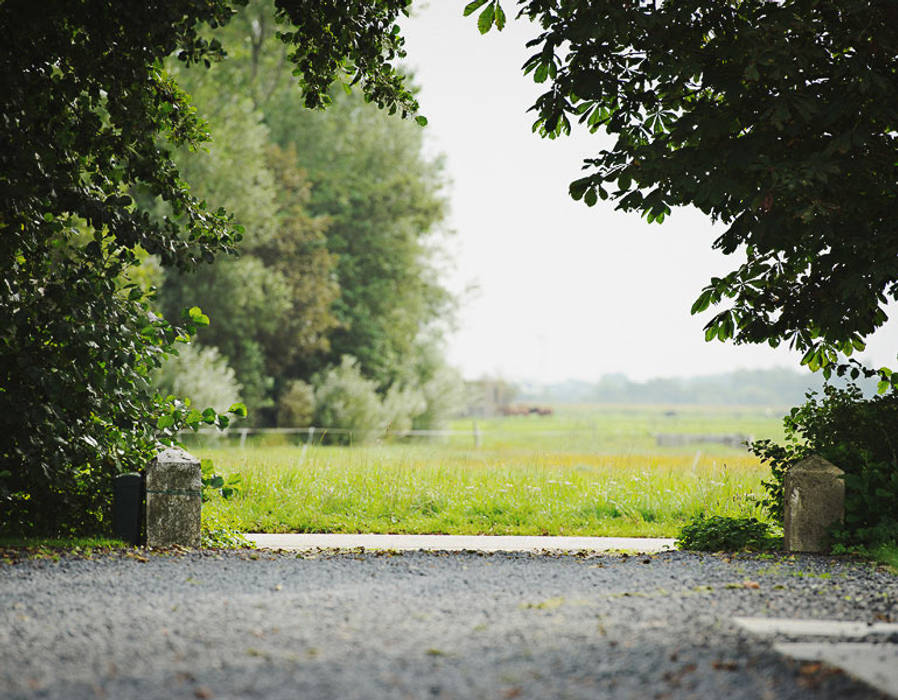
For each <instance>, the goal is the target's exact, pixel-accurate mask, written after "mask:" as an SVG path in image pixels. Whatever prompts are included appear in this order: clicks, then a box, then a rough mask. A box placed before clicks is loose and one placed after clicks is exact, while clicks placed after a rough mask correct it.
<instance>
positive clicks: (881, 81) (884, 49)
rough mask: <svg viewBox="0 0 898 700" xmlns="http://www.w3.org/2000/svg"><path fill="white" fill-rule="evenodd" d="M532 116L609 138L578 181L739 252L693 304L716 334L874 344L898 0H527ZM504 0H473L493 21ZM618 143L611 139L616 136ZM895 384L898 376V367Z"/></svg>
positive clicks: (816, 359)
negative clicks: (692, 217) (699, 215)
mask: <svg viewBox="0 0 898 700" xmlns="http://www.w3.org/2000/svg"><path fill="white" fill-rule="evenodd" d="M517 5H518V8H519V11H520V12H521V14H522V15H523V16H525V17H527V18H530V19H532V20H533V21H534V22H535V23H536V24H537V25H538V27H539V29H538V32H539V34H538V36H536V38H535V39H534V40H533V41H531V42H530V43H529V44H528V46H530V47H531V48H532V49H533V53H532V55H531V57H530V58H529V59H528V60H527V61H526V63H525V65H524V70H525V72H526V73H530V74H532V76H533V79H534V80H535V81H536V82H537V83H545V85H546V90H545V92H544V93H543V94H542V95H540V96H539V98H538V99H537V101H536V104H535V106H534V108H535V110H536V113H537V119H536V123H535V124H534V129H535V130H538V131H539V132H540V133H541V134H542V135H544V136H548V137H550V138H554V137H556V136H560V135H563V134H566V133H569V132H570V131H571V129H572V128H574V127H575V125H576V124H579V125H581V127H582V128H585V129H587V130H589V131H590V132H593V133H597V132H601V133H605V134H608V135H610V136H612V137H614V138H613V140H611V141H610V145H608V146H607V147H600V148H599V149H598V152H597V153H596V154H595V155H594V156H592V157H589V158H587V159H586V160H585V163H584V170H585V171H586V173H585V174H584V175H583V177H581V178H579V179H577V180H576V181H575V182H573V183H572V184H571V186H570V191H571V194H572V195H573V197H574V198H576V199H583V200H584V201H585V202H586V203H587V204H589V205H593V204H595V203H596V201H598V200H599V199H607V198H611V199H612V200H616V201H617V206H618V208H620V209H623V210H625V211H637V212H640V213H641V214H642V215H643V216H644V217H645V218H646V219H647V220H648V221H650V222H652V221H659V222H660V221H663V220H664V218H665V216H667V215H668V214H669V213H670V211H671V207H674V206H681V205H693V206H695V207H698V208H699V209H700V210H701V211H703V212H705V213H706V214H708V215H710V216H711V217H712V218H713V219H715V220H717V221H720V222H722V223H723V224H725V225H726V226H727V229H726V231H725V232H724V233H723V234H722V235H721V236H720V237H719V238H718V239H717V241H716V242H715V247H716V248H718V249H720V250H721V251H723V252H724V253H727V254H731V253H736V252H737V251H738V252H739V254H740V255H742V254H743V253H744V255H745V261H744V262H742V263H741V264H739V265H738V267H737V268H736V269H735V270H734V271H732V272H731V273H729V274H727V275H724V276H722V277H720V278H714V279H712V280H711V283H710V284H709V285H708V286H707V287H706V288H705V290H704V291H703V292H702V293H701V296H700V297H699V298H698V300H697V301H696V303H695V305H694V307H693V311H694V312H700V311H703V310H705V309H707V308H708V307H709V306H710V305H712V304H724V305H725V308H723V309H722V310H720V311H719V312H718V313H717V314H716V315H715V316H714V317H713V318H712V319H711V320H710V321H709V323H708V325H707V326H706V336H707V338H708V339H711V338H719V339H720V340H725V339H729V338H732V339H734V340H735V341H736V342H737V343H762V342H766V343H770V344H771V345H777V344H779V343H781V342H788V343H789V344H790V345H792V346H794V347H796V348H798V349H800V350H801V351H803V352H804V353H805V355H804V362H805V363H806V364H808V365H809V366H810V367H811V368H812V369H816V368H817V367H827V366H829V365H831V364H833V363H836V362H838V361H839V358H840V354H841V355H845V356H847V355H850V354H851V353H852V351H854V350H857V349H862V348H863V347H864V338H865V337H866V336H867V335H869V334H870V333H872V332H873V331H874V330H875V329H876V328H878V327H879V326H881V325H882V324H883V322H884V321H885V320H886V314H885V311H884V306H885V304H886V303H887V301H888V299H889V298H891V299H898V254H896V253H898V227H896V224H895V216H894V209H895V203H896V197H898V191H896V188H895V179H896V174H898V173H896V167H898V166H896V161H898V159H896V144H895V139H894V129H895V124H896V123H898V70H896V63H895V60H896V59H895V57H896V55H898V7H896V6H895V3H893V2H890V1H889V0H851V1H848V2H846V1H843V0H840V1H839V2H835V1H833V0H786V1H785V2H769V1H768V0H738V1H736V0H732V1H726V2H720V1H718V0H714V1H709V0H686V1H684V2H664V3H658V2H648V1H646V0H638V1H636V2H626V3H621V2H617V1H615V0H599V1H595V0H573V1H567V0H566V1H565V2H561V1H560V0H519V1H518V3H517ZM499 6H500V4H499V2H498V1H497V0H490V1H489V2H487V0H474V2H471V3H470V4H469V5H468V6H467V8H466V10H465V12H466V13H468V14H470V13H472V12H474V11H478V10H479V12H480V14H479V17H478V21H479V26H480V29H481V31H484V32H485V31H488V30H489V28H490V27H491V26H493V25H494V24H495V25H497V26H498V27H499V28H500V29H501V25H502V24H504V22H505V13H504V12H501V11H500V9H499ZM606 143H608V142H606ZM896 381H898V377H896Z"/></svg>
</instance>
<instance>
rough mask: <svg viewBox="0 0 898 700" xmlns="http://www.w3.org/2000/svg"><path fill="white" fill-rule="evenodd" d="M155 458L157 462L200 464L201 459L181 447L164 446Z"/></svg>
mask: <svg viewBox="0 0 898 700" xmlns="http://www.w3.org/2000/svg"><path fill="white" fill-rule="evenodd" d="M153 460H154V461H155V462H157V463H160V462H164V463H166V464H178V463H184V464H199V460H198V459H197V458H196V457H194V456H193V455H192V454H190V453H189V452H188V451H187V450H185V449H183V448H181V447H164V448H163V449H162V450H160V451H159V452H158V453H157V454H156V456H155V457H154V458H153Z"/></svg>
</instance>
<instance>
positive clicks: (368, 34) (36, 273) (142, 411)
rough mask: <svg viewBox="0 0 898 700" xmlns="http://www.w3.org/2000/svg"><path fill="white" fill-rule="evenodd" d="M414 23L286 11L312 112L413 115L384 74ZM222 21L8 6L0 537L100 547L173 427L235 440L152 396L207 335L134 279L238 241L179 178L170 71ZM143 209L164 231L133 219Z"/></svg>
mask: <svg viewBox="0 0 898 700" xmlns="http://www.w3.org/2000/svg"><path fill="white" fill-rule="evenodd" d="M406 5H407V2H406V0H367V1H366V0H355V1H351V2H340V3H321V2H304V1H301V0H295V1H293V2H287V1H286V0H283V1H282V2H280V3H279V5H278V10H277V13H278V17H279V18H280V19H281V20H282V21H283V22H285V23H284V24H283V25H282V26H281V28H282V30H283V31H282V33H281V39H282V40H283V41H284V42H285V43H286V44H287V45H288V46H289V47H290V56H289V61H290V62H291V63H292V64H293V67H294V72H295V74H296V76H297V79H298V82H299V84H300V86H301V87H302V89H303V90H304V93H305V102H306V104H308V105H310V106H319V105H322V104H325V103H327V102H329V101H330V97H329V96H330V86H331V84H332V83H333V81H334V80H335V79H338V78H346V79H348V80H355V81H356V82H358V83H359V84H360V85H361V87H362V90H363V92H364V94H365V95H366V96H367V98H369V99H371V100H372V101H374V102H375V103H377V104H378V105H379V106H382V107H386V108H388V109H389V110H390V111H400V112H402V113H403V114H407V113H414V111H415V110H416V108H417V105H416V103H415V100H414V98H413V97H412V95H411V94H410V93H409V92H408V90H407V89H406V88H405V87H404V86H403V80H402V77H401V76H400V75H399V74H397V73H396V72H395V71H394V70H393V69H392V67H391V61H392V60H393V59H395V58H396V57H398V56H400V55H401V54H402V40H401V38H400V37H399V36H398V35H397V34H396V33H394V32H393V31H392V27H393V24H394V20H395V18H396V16H397V14H398V13H399V12H400V11H403V10H404V9H405V7H406ZM233 12H234V10H233V8H232V3H231V2H229V1H227V0H211V1H208V2H196V1H195V0H171V1H166V2H164V3H158V2H148V3H137V4H133V5H129V6H128V11H127V12H124V11H123V9H122V6H121V4H120V3H117V2H111V1H110V0H84V2H81V3H56V4H49V5H48V4H45V3H29V2H24V0H8V1H7V2H4V3H2V5H0V26H3V27H6V28H9V29H11V31H8V32H6V39H5V41H4V42H3V48H2V49H0V115H2V119H0V273H2V279H3V284H2V285H0V328H2V332H0V416H2V418H0V499H2V501H0V505H2V508H0V527H2V528H3V529H4V530H7V529H31V530H42V531H47V532H50V531H57V530H60V529H89V528H93V527H97V526H98V525H99V524H101V523H102V522H103V521H104V518H105V515H104V510H105V508H106V507H107V505H108V489H109V485H110V479H111V476H112V475H113V474H115V473H116V472H118V471H126V470H132V469H139V468H140V467H142V466H143V465H144V463H145V461H146V459H147V457H148V456H149V455H150V454H151V453H152V451H153V450H154V449H155V447H156V444H157V441H159V440H170V439H171V437H172V434H173V431H174V430H176V429H178V428H179V427H182V426H184V425H191V426H196V425H198V424H200V423H209V422H215V421H218V422H219V423H222V424H223V423H224V422H225V421H226V418H225V417H220V418H217V417H216V416H215V414H214V412H200V411H197V410H194V409H192V408H190V407H187V406H185V405H183V404H182V403H179V402H178V401H177V400H176V399H174V398H173V397H170V398H164V397H160V396H158V395H157V394H156V393H155V392H154V391H152V389H151V388H150V387H149V385H148V383H147V379H148V376H149V374H150V371H151V370H152V369H153V368H154V367H156V366H158V364H159V363H160V360H161V358H163V357H164V356H165V355H166V354H167V353H171V352H172V351H173V349H174V347H175V346H174V343H175V342H176V340H177V339H179V338H187V337H189V336H190V335H192V334H193V333H194V332H195V331H196V328H197V326H199V325H203V324H205V323H206V322H207V320H208V319H207V317H206V316H205V315H204V314H203V313H202V312H201V311H200V310H199V309H196V308H193V309H192V311H191V313H190V315H188V316H185V317H184V320H183V322H181V324H180V325H179V326H172V325H170V324H169V323H167V322H166V321H164V320H163V319H162V318H160V317H159V316H158V315H157V314H156V313H154V311H153V309H152V305H151V304H152V302H151V300H150V299H148V298H147V295H146V294H145V292H144V290H143V289H142V288H141V287H140V286H138V285H132V284H130V283H129V281H128V274H129V272H130V271H131V270H132V269H133V267H134V265H135V263H136V262H138V260H139V259H141V256H142V255H143V254H144V252H146V253H150V254H152V255H155V256H158V258H159V260H160V261H161V264H162V265H163V266H165V267H167V268H178V269H181V270H189V269H191V268H194V267H196V266H197V265H198V264H199V263H200V262H202V261H209V260H212V259H214V257H215V256H216V254H218V253H222V252H230V251H232V250H233V249H234V245H235V244H236V243H237V241H238V240H239V239H240V237H241V233H242V232H241V229H240V228H239V227H237V226H236V225H235V224H234V222H233V220H232V218H231V217H230V216H229V215H228V214H226V213H225V211H224V210H223V209H213V208H212V207H211V206H207V205H206V204H205V202H203V201H201V200H200V199H198V198H197V197H196V196H194V194H192V192H191V190H190V188H189V187H188V185H187V184H186V183H185V182H184V180H183V178H182V177H180V174H179V172H178V169H177V167H176V165H175V163H174V161H173V160H172V156H171V153H172V151H173V150H174V149H178V148H181V149H185V148H186V149H188V150H190V149H196V148H197V147H199V145H200V144H201V143H202V142H203V141H204V140H206V138H207V132H206V129H205V125H204V123H203V122H202V121H201V120H200V119H199V118H198V116H197V113H196V111H195V109H193V107H192V106H191V105H190V102H189V100H188V98H187V96H186V95H185V94H184V93H183V92H182V91H181V89H180V88H179V87H178V85H177V83H176V82H175V80H173V78H172V76H171V74H170V73H169V72H167V71H166V69H165V68H164V63H163V62H164V60H165V59H166V58H168V57H169V56H172V55H177V57H178V59H179V61H180V62H181V63H182V64H183V65H184V66H194V68H192V69H191V70H196V69H197V67H199V66H202V65H203V64H205V65H206V66H207V67H208V66H209V65H210V64H211V63H212V62H215V61H217V60H218V59H219V58H220V57H221V56H222V48H221V46H220V44H219V42H217V41H215V40H211V41H210V40H209V39H208V38H206V37H205V36H204V34H203V33H204V32H207V31H208V30H209V29H210V28H215V27H218V26H221V25H223V24H225V23H227V21H228V20H229V19H230V18H231V16H232V15H233ZM132 195H134V197H132ZM135 198H136V199H135ZM147 198H152V199H154V200H155V201H156V202H159V203H160V204H159V206H160V207H162V208H163V210H164V211H163V214H164V215H160V214H159V211H157V210H153V211H151V210H148V208H147V207H146V206H144V205H142V204H140V203H139V202H140V201H143V200H145V199H147ZM177 317H180V310H178V316H177Z"/></svg>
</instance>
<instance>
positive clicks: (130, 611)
mask: <svg viewBox="0 0 898 700" xmlns="http://www.w3.org/2000/svg"><path fill="white" fill-rule="evenodd" d="M146 559H147V561H145V562H141V561H139V560H137V559H135V558H133V557H123V556H113V555H109V556H100V557H96V558H94V559H90V560H88V559H77V558H70V557H64V558H62V559H61V560H59V561H56V562H54V561H48V560H29V561H19V562H17V563H15V564H0V697H3V698H33V697H41V698H95V697H107V698H213V697H214V698H291V699H292V698H341V699H342V698H366V699H367V698H541V699H542V698H604V697H608V698H665V697H671V698H688V697H696V698H727V699H728V700H730V699H735V698H746V699H749V698H750V699H751V700H756V699H757V698H805V697H814V698H840V699H845V698H876V697H881V696H880V695H879V694H878V693H876V692H875V691H873V690H872V689H870V688H869V687H867V686H865V685H863V684H861V683H860V682H858V681H855V680H853V679H851V678H850V677H849V676H847V675H845V674H842V673H838V672H835V671H833V670H832V669H829V668H827V667H822V668H820V667H817V666H816V665H808V664H801V663H799V662H794V661H789V660H788V659H786V658H784V657H782V656H780V655H778V654H777V653H775V652H774V651H773V650H772V641H771V640H769V639H767V640H765V639H760V638H755V637H753V636H751V635H749V634H748V633H746V632H744V631H741V630H740V629H739V628H738V627H737V626H736V625H735V624H734V623H733V621H732V618H733V617H734V616H769V617H800V618H813V619H838V620H862V621H867V622H874V621H877V620H890V619H891V620H896V619H898V606H896V601H898V577H895V576H894V575H892V574H890V573H888V572H887V571H885V570H883V569H878V568H876V567H874V566H871V565H870V564H868V563H863V562H859V561H856V560H840V559H833V558H826V557H815V556H795V557H786V556H779V555H777V556H769V555H768V556H766V557H763V556H744V557H743V556H740V557H735V558H731V557H726V556H721V555H699V554H691V553H682V552H666V553H661V554H658V555H653V556H647V555H640V556H629V557H627V556H621V555H597V556H590V557H578V556H570V555H568V556H539V555H528V554H490V555H484V554H482V553H481V554H478V553H461V554H459V553H452V554H446V553H432V552H413V553H408V552H406V553H402V554H398V553H390V552H386V553H342V554H337V553H320V554H318V555H317V556H314V555H308V554H303V555H300V556H298V557H297V556H296V555H295V554H292V553H291V554H274V553H264V552H259V553H256V552H248V551H247V552H226V553H221V552H209V551H207V552H194V553H190V554H184V555H180V556H171V555H167V556H159V555H148V556H147V557H146ZM746 581H748V582H754V583H757V584H758V586H759V587H758V588H755V587H754V583H749V584H748V585H747V586H746V585H745V582H746Z"/></svg>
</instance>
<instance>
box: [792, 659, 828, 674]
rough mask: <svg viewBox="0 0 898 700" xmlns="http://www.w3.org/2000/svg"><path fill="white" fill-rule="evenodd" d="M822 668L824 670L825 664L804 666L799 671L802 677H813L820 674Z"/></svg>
mask: <svg viewBox="0 0 898 700" xmlns="http://www.w3.org/2000/svg"><path fill="white" fill-rule="evenodd" d="M821 668H823V664H821V663H816V662H815V663H810V664H802V666H801V668H799V669H798V672H799V673H800V674H801V675H802V676H811V675H814V674H815V673H820V669H821Z"/></svg>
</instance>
